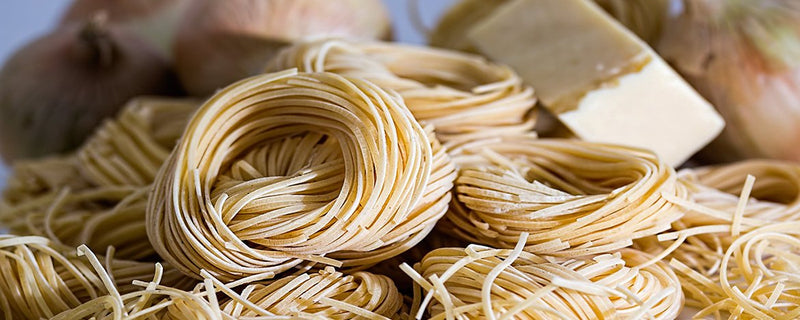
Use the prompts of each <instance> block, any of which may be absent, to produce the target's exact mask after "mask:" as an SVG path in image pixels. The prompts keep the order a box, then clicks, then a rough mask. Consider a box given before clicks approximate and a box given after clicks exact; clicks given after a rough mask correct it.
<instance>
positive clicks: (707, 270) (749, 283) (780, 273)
mask: <svg viewBox="0 0 800 320" xmlns="http://www.w3.org/2000/svg"><path fill="white" fill-rule="evenodd" d="M750 174H752V175H750ZM680 176H681V179H680V180H681V182H682V183H683V184H685V185H687V187H688V189H689V190H690V200H691V201H684V200H679V199H672V200H671V201H674V202H675V203H676V204H678V205H681V206H684V207H686V209H688V210H689V211H688V212H687V214H686V215H685V216H684V217H683V218H681V219H680V220H679V221H677V222H675V223H674V224H673V229H674V230H673V231H672V232H670V233H666V234H662V235H659V237H658V240H662V241H663V242H659V241H658V240H657V239H646V240H641V241H637V243H636V245H637V247H640V248H642V249H644V250H647V251H652V252H657V251H662V252H661V256H665V258H664V259H665V260H669V261H670V265H671V266H672V267H673V268H674V269H675V270H676V272H677V274H678V276H679V278H680V280H681V283H682V284H683V289H684V291H685V294H686V305H687V306H689V307H692V308H694V309H696V310H699V311H698V312H697V313H696V314H695V317H697V318H704V317H713V318H715V319H724V318H727V317H729V316H731V317H733V318H740V319H794V318H797V317H798V316H800V303H798V301H800V291H798V289H797V288H800V278H798V277H797V276H796V274H798V273H799V272H800V264H799V263H800V237H798V235H800V223H798V222H795V220H796V219H797V217H798V214H799V212H800V211H798V209H800V197H799V196H798V195H800V187H799V186H800V166H798V165H795V164H790V163H784V162H778V161H763V160H752V161H744V162H740V163H736V164H731V165H725V166H719V167H708V168H698V169H686V170H683V171H681V172H680ZM754 177H755V179H754V180H753V178H754ZM762 178H763V179H762ZM716 188H719V190H717V189H716ZM733 193H739V194H740V195H739V196H738V197H737V196H736V195H734V194H733ZM750 196H754V197H756V198H758V199H752V198H749V197H750ZM737 230H739V232H736V231H737ZM676 238H677V241H676V242H673V243H672V244H669V243H668V242H666V241H669V240H672V239H676ZM668 244H669V246H668ZM665 248H666V249H665Z"/></svg>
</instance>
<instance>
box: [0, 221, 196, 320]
mask: <svg viewBox="0 0 800 320" xmlns="http://www.w3.org/2000/svg"><path fill="white" fill-rule="evenodd" d="M83 252H86V251H85V250H84V251H83ZM89 258H91V259H87V258H86V257H80V256H79V255H78V253H77V252H75V251H74V250H67V249H66V248H65V247H61V246H57V245H53V244H51V242H50V241H49V240H48V239H46V238H42V237H36V236H26V237H19V236H11V235H0V271H1V272H0V274H1V275H2V276H0V306H2V307H3V308H2V310H3V315H4V316H5V319H40V318H50V317H53V316H54V315H56V314H57V313H59V312H62V311H65V310H69V309H71V308H75V307H78V306H79V305H81V304H82V303H84V302H87V301H90V300H92V299H96V298H98V297H101V296H103V295H106V294H107V293H109V291H108V289H109V285H112V286H113V288H114V289H115V290H118V291H119V292H120V293H127V292H132V291H135V290H138V288H137V287H135V286H133V285H131V282H132V281H133V280H145V279H149V278H152V277H153V264H152V263H144V262H134V261H125V260H116V259H113V258H111V257H106V258H105V259H98V258H99V257H94V255H93V254H91V255H90V257H89ZM92 259H94V260H92ZM103 260H105V261H107V262H106V263H105V264H104V265H102V266H101V267H103V268H104V271H103V273H102V274H103V275H104V276H103V275H101V274H99V273H97V272H98V271H97V266H100V265H98V264H97V263H100V261H103ZM105 270H108V273H106V271H105ZM104 278H105V280H103V279H104ZM109 280H110V281H111V282H113V283H110V282H108V281H109ZM187 280H188V278H185V277H184V276H183V275H182V274H180V273H178V272H177V271H176V270H169V271H167V272H166V273H165V274H164V282H165V283H168V284H171V285H175V286H177V287H184V286H185V285H186V284H188V283H190V282H187Z"/></svg>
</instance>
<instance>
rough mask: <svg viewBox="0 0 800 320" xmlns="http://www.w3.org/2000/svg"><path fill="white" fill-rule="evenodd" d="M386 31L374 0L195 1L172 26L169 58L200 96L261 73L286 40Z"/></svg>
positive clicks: (384, 14)
mask: <svg viewBox="0 0 800 320" xmlns="http://www.w3.org/2000/svg"><path fill="white" fill-rule="evenodd" d="M390 30H391V28H390V21H389V17H388V13H387V11H386V9H385V7H384V6H383V3H382V2H381V1H380V0H339V1H331V0H225V1H215V0H196V1H192V3H191V4H190V6H189V8H188V9H187V12H186V15H185V16H184V18H183V20H182V22H181V23H180V25H179V27H178V32H177V35H176V39H175V47H174V60H175V63H176V69H177V71H178V76H179V77H180V80H181V82H182V83H183V85H184V86H185V87H186V89H187V91H188V92H189V93H191V94H193V95H198V96H205V95H208V94H211V93H213V92H214V91H215V90H216V89H217V88H221V87H223V86H226V85H228V84H230V83H232V82H234V81H236V80H239V79H241V78H244V77H247V76H251V75H254V74H258V73H261V72H262V71H263V70H264V67H265V66H266V63H267V62H268V60H269V59H270V58H271V57H272V56H273V55H274V54H275V53H276V52H277V51H278V50H279V49H280V48H282V47H283V46H285V45H286V44H288V43H290V42H292V41H295V40H300V39H305V38H309V37H324V36H340V37H354V38H363V39H386V38H388V37H389V36H390Z"/></svg>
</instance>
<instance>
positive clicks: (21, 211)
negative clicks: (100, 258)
mask: <svg viewBox="0 0 800 320" xmlns="http://www.w3.org/2000/svg"><path fill="white" fill-rule="evenodd" d="M149 192H150V188H147V187H131V186H117V187H104V188H92V189H85V190H80V191H77V192H72V191H70V189H69V188H66V189H62V191H61V192H59V193H58V194H50V195H47V196H41V197H39V198H37V199H35V200H30V201H26V202H24V203H22V204H19V205H16V206H11V207H8V208H5V209H3V210H2V212H1V213H0V221H2V222H3V224H4V225H5V226H6V227H7V228H8V229H9V231H11V232H12V233H14V234H22V235H36V236H42V237H46V238H48V239H50V240H51V241H53V242H54V243H56V244H59V245H65V246H69V247H76V246H79V245H81V244H85V245H88V246H89V247H90V248H92V249H94V250H105V249H106V248H107V247H108V246H113V247H115V248H117V249H118V251H117V254H116V255H117V256H118V257H120V258H122V259H129V260H144V259H148V258H153V257H154V256H155V251H154V250H153V247H152V246H151V245H150V243H149V242H148V241H147V231H146V228H145V220H144V217H145V209H146V206H147V194H148V193H149Z"/></svg>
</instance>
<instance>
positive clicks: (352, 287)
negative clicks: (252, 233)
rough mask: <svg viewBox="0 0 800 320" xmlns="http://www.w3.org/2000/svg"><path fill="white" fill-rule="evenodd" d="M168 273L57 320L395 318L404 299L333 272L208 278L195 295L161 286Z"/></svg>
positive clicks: (382, 280)
mask: <svg viewBox="0 0 800 320" xmlns="http://www.w3.org/2000/svg"><path fill="white" fill-rule="evenodd" d="M162 270H163V269H162V268H161V266H160V265H157V266H156V273H155V276H154V277H153V280H152V281H150V282H144V281H134V285H136V286H139V287H140V289H139V290H137V291H133V292H130V293H127V294H121V295H118V296H115V295H105V296H101V297H98V298H96V299H94V300H92V301H89V302H86V303H84V304H82V305H80V306H79V307H76V308H73V309H70V310H67V311H64V312H62V313H60V314H58V315H56V316H55V317H54V318H53V319H76V318H81V319H83V318H89V317H91V318H93V319H98V320H101V319H142V318H145V317H150V318H151V319H182V320H194V319H273V320H275V319H380V320H383V319H389V317H391V316H393V315H395V314H396V312H397V311H398V310H399V309H400V307H401V304H402V299H401V298H400V294H399V293H398V292H397V289H396V288H395V287H394V283H393V282H392V280H390V279H389V278H387V277H384V276H379V275H374V274H371V273H368V272H356V273H354V274H352V275H347V274H343V273H341V272H338V271H335V270H334V269H333V268H330V267H328V268H325V269H323V270H319V271H317V272H313V273H303V274H299V275H295V276H289V277H285V278H282V279H280V280H276V281H265V280H264V279H263V278H264V275H259V276H256V277H250V278H245V279H241V280H239V281H235V282H230V283H222V282H221V281H219V280H217V279H216V278H214V277H211V276H210V275H208V274H204V276H205V278H204V280H203V281H202V282H200V283H198V284H197V285H196V286H195V288H194V289H193V290H190V291H184V290H180V289H177V288H174V287H170V286H165V285H162V284H160V281H161V280H162V279H163V276H162Z"/></svg>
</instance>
